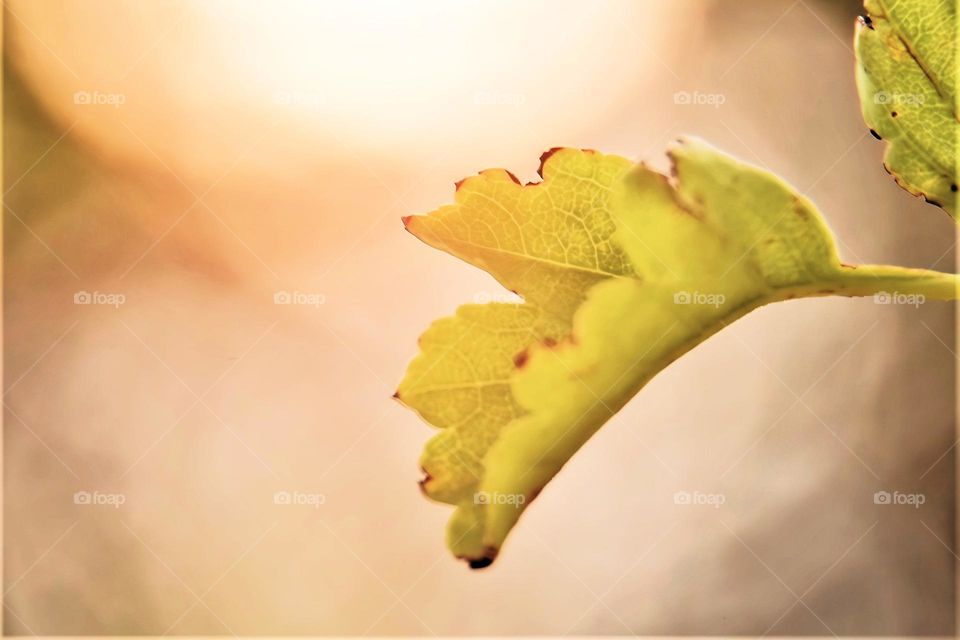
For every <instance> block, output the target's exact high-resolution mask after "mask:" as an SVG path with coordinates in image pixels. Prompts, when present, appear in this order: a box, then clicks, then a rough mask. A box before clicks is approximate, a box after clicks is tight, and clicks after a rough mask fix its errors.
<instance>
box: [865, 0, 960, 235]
mask: <svg viewBox="0 0 960 640" xmlns="http://www.w3.org/2000/svg"><path fill="white" fill-rule="evenodd" d="M864 6H865V7H866V10H867V14H868V15H867V16H866V17H864V18H861V19H860V22H859V24H858V26H857V35H856V50H857V86H858V88H859V90H860V105H861V109H862V111H863V118H864V120H865V121H866V122H867V125H868V126H869V127H870V128H871V130H872V132H873V133H874V135H875V136H877V137H878V138H882V139H884V140H886V141H887V143H888V144H887V149H886V152H885V154H884V166H885V167H886V169H887V171H889V172H890V173H891V174H892V175H893V176H894V178H895V179H896V181H897V183H898V184H899V185H900V186H901V187H903V188H904V189H906V190H907V191H909V192H910V193H912V194H914V195H916V196H921V197H923V198H924V199H925V200H927V201H928V202H931V203H933V204H936V205H938V206H940V207H943V208H944V209H945V210H946V211H947V213H949V214H950V215H951V216H953V217H954V218H956V216H957V166H958V158H957V136H958V135H960V128H958V125H960V122H958V120H957V73H958V71H960V68H958V62H957V58H956V53H957V50H956V38H957V2H956V0H866V2H865V3H864Z"/></svg>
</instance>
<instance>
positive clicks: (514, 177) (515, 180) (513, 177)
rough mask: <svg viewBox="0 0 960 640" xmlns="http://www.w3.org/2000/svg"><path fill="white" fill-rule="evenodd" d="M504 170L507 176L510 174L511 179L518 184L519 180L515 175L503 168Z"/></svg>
mask: <svg viewBox="0 0 960 640" xmlns="http://www.w3.org/2000/svg"><path fill="white" fill-rule="evenodd" d="M504 171H505V172H506V174H507V175H508V176H510V179H511V180H513V181H514V182H515V183H517V184H520V180H518V179H517V176H515V175H513V174H512V173H511V172H509V171H507V170H506V169H504Z"/></svg>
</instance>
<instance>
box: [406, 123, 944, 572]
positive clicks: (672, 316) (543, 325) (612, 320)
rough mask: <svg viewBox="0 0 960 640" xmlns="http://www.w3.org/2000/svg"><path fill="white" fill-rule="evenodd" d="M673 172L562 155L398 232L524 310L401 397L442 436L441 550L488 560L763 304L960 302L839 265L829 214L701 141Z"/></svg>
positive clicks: (902, 274) (925, 287)
mask: <svg viewBox="0 0 960 640" xmlns="http://www.w3.org/2000/svg"><path fill="white" fill-rule="evenodd" d="M670 158H671V162H672V165H673V172H672V177H669V178H668V177H667V176H664V175H661V174H659V173H657V172H655V171H653V170H651V169H650V168H648V167H646V166H645V165H643V164H634V163H632V162H630V161H629V160H626V159H624V158H621V157H617V156H613V155H602V154H600V153H596V152H593V151H579V150H574V149H555V150H553V151H550V152H548V153H547V154H544V156H543V157H542V158H541V169H540V175H541V176H542V178H543V181H542V182H540V183H536V184H528V185H521V184H519V182H518V181H517V179H516V178H515V177H514V176H513V175H512V174H510V173H508V172H507V171H504V170H501V169H495V170H490V171H484V172H482V173H481V174H479V175H478V176H475V177H471V178H467V179H466V180H464V181H462V182H461V183H459V184H458V185H457V190H456V195H455V202H454V204H452V205H448V206H444V207H441V208H440V209H438V210H437V211H434V212H433V213H431V214H429V215H426V216H413V217H409V218H405V219H404V223H405V225H406V227H407V229H408V230H409V231H410V232H411V233H413V234H414V235H416V236H417V237H418V238H420V239H421V240H423V241H424V242H426V243H427V244H430V245H432V246H434V247H436V248H438V249H442V250H444V251H447V252H449V253H451V254H453V255H455V256H457V257H459V258H461V259H463V260H465V261H467V262H469V263H471V264H473V265H476V266H477V267H480V268H481V269H484V270H485V271H487V272H489V273H490V274H492V275H493V276H494V277H495V278H496V279H497V280H498V281H499V282H500V283H502V284H503V286H504V287H506V288H507V289H510V290H513V291H515V292H517V293H518V294H520V295H521V296H522V297H523V300H524V301H523V303H520V304H499V303H498V304H483V305H477V304H470V305H465V306H462V307H460V308H459V309H458V310H457V312H456V315H455V316H454V317H450V318H444V319H441V320H438V321H436V322H435V323H434V324H433V325H432V326H431V327H430V328H429V329H428V330H427V332H426V333H425V334H424V335H423V336H422V337H421V340H420V346H421V350H422V351H421V353H420V355H419V356H418V357H417V358H416V359H414V361H413V362H412V363H411V364H410V367H409V369H408V371H407V374H406V377H405V378H404V379H403V381H402V382H401V384H400V387H399V390H398V392H397V397H398V399H399V400H400V401H401V402H403V403H404V404H405V405H407V406H408V407H410V408H412V409H414V410H416V411H417V412H418V413H419V414H420V415H421V416H422V417H423V418H424V419H425V420H426V421H427V422H429V423H430V424H432V425H433V426H435V427H438V428H439V429H440V431H439V433H438V434H437V435H436V436H435V437H433V439H431V440H430V441H429V442H428V443H427V445H426V448H425V450H424V452H423V456H422V457H421V459H420V464H421V466H422V468H423V471H424V473H425V476H424V479H423V480H422V482H421V486H422V488H423V491H424V493H425V494H426V495H427V496H428V497H430V498H432V499H434V500H438V501H441V502H445V503H449V504H451V505H454V506H455V507H456V509H455V511H454V514H453V517H452V519H451V521H450V523H449V527H448V532H447V544H448V546H449V547H450V549H451V550H452V552H453V553H454V554H455V555H456V556H458V557H460V558H463V559H466V560H467V561H468V562H469V563H470V565H471V566H472V567H475V568H477V567H484V566H487V565H488V564H490V563H491V562H493V560H494V558H495V557H496V556H497V554H498V553H499V550H500V548H501V546H502V545H503V542H504V540H505V538H506V537H507V534H508V532H509V531H510V530H511V528H512V527H513V526H514V525H515V524H516V522H517V519H518V518H519V517H520V515H521V513H522V512H523V511H524V509H526V508H527V507H528V506H529V504H530V503H531V501H532V500H533V499H534V498H535V497H536V496H537V495H538V494H539V493H540V490H541V489H542V488H543V487H544V485H546V484H547V482H549V481H550V479H551V478H552V477H553V476H554V475H555V474H556V473H557V472H558V471H559V470H560V468H561V467H562V466H563V465H564V463H566V461H567V460H568V459H569V458H570V457H571V456H572V455H573V454H574V453H575V452H576V451H577V450H578V449H579V448H580V447H581V446H582V445H583V444H584V443H585V442H586V441H587V440H588V439H589V438H590V436H592V435H593V434H594V433H595V432H596V431H597V429H598V428H599V427H600V426H601V425H603V424H604V423H605V422H606V421H607V420H609V419H610V417H611V416H613V415H614V414H615V413H616V412H617V411H618V410H619V409H620V408H621V407H623V405H624V404H625V403H626V402H627V401H628V400H630V398H632V397H633V396H634V395H635V394H636V393H637V392H638V391H639V390H640V388H641V387H643V386H644V384H646V382H647V381H648V380H650V379H651V378H652V377H653V376H654V375H655V374H656V373H657V372H659V371H660V370H662V369H663V368H664V367H666V366H667V365H668V364H670V363H671V362H673V361H674V360H676V359H677V358H679V357H680V356H681V355H683V354H684V353H685V352H686V351H688V350H689V349H691V348H693V347H694V346H695V345H697V344H698V343H700V342H702V341H703V340H705V339H706V338H707V337H709V336H710V335H712V334H713V333H715V332H716V331H718V330H720V329H721V328H723V327H724V326H725V325H727V324H729V323H731V322H733V321H734V320H736V319H737V318H739V317H741V316H743V315H744V314H746V313H748V312H749V311H751V310H753V309H756V308H757V307H759V306H761V305H764V304H767V303H770V302H776V301H780V300H787V299H789V298H803V297H811V296H825V295H840V296H862V295H872V294H876V293H879V292H889V293H890V294H893V293H910V294H920V295H923V296H926V297H927V298H936V299H953V298H955V297H956V292H957V280H956V277H955V276H953V275H948V274H941V273H936V272H931V271H924V270H914V269H903V268H897V267H882V266H859V267H852V266H847V265H843V264H841V263H840V260H839V258H838V256H837V251H836V248H835V246H834V242H833V239H832V237H831V235H830V233H829V231H828V230H827V227H826V226H825V224H824V221H823V219H822V218H821V216H820V214H819V213H818V211H817V210H816V208H815V207H814V205H813V204H812V203H811V202H810V201H808V200H807V199H806V198H804V197H802V196H800V195H799V194H797V193H796V192H795V191H793V190H792V189H791V188H790V187H788V186H787V185H786V184H784V183H783V182H781V181H780V180H779V179H778V178H776V177H775V176H773V175H772V174H770V173H768V172H766V171H763V170H760V169H756V168H753V167H750V166H747V165H744V164H741V163H739V162H738V161H736V160H734V159H732V158H730V157H729V156H726V155H724V154H722V153H720V152H718V151H716V150H714V149H713V148H711V147H709V146H707V145H706V144H704V143H702V142H699V141H686V142H684V141H681V143H680V144H679V146H678V147H677V148H675V149H674V150H672V151H671V152H670Z"/></svg>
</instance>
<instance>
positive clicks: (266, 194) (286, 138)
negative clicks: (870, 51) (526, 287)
mask: <svg viewBox="0 0 960 640" xmlns="http://www.w3.org/2000/svg"><path fill="white" fill-rule="evenodd" d="M856 12H857V3H856V2H854V1H845V2H827V1H817V0H801V1H797V2H793V1H788V0H782V1H781V0H776V1H773V0H738V1H736V2H734V1H733V0H728V1H721V0H611V1H608V2H600V3H577V2H546V1H543V2H541V1H532V0H531V1H529V2H523V3H510V2H506V1H503V2H500V1H492V0H491V1H483V2H473V1H470V2H459V3H453V2H440V1H439V0H437V1H426V0H420V1H418V2H413V3H397V2H387V1H386V0H378V1H375V2H364V3H348V2H332V1H316V2H308V1H306V0H295V1H289V2H275V3H270V2H262V1H261V2H257V1H253V0H244V1H242V2H229V1H225V0H223V1H221V0H217V1H213V0H210V1H208V0H196V1H193V2H188V1H185V0H183V1H170V2H150V3H147V2H138V3H135V2H122V1H120V0H106V1H102V2H98V3H96V4H94V3H90V2H87V1H85V0H8V1H7V2H6V13H5V16H4V20H5V26H6V29H5V47H6V48H5V58H4V60H5V72H6V86H5V92H4V102H5V112H4V131H5V138H4V145H5V153H4V162H5V169H4V173H5V177H6V180H5V191H6V197H5V203H6V205H7V210H6V218H5V227H4V230H5V239H6V242H5V252H6V261H5V264H4V267H5V271H6V279H5V283H4V284H5V289H6V291H5V317H4V329H5V334H6V351H5V362H4V364H5V369H6V372H7V380H6V382H5V387H4V388H5V389H6V390H7V395H6V405H7V413H6V418H5V421H6V430H5V470H6V475H5V494H4V497H5V505H6V510H5V522H6V527H5V535H4V542H5V591H7V595H6V599H5V602H6V605H7V607H6V611H5V619H4V623H5V631H6V632H7V633H10V634H31V633H36V634H41V635H52V634H58V635H82V634H154V635H157V634H164V633H170V634H224V633H228V634H229V633H233V634H239V635H255V634H259V635H269V634H342V635H360V634H373V635H388V634H399V635H430V634H441V635H560V634H565V633H571V634H579V635H584V634H587V635H590V634H593V635H600V634H611V635H630V634H634V633H635V634H641V635H642V634H711V635H729V634H738V633H739V634H748V635H760V634H764V633H769V634H773V635H778V634H784V635H787V634H809V635H824V634H830V633H831V632H835V633H837V634H858V635H868V634H915V635H919V634H947V633H952V630H953V622H954V612H953V588H954V587H953V575H954V574H953V558H952V556H951V551H950V549H949V548H946V547H945V546H944V544H946V545H952V544H953V514H954V509H953V500H954V490H953V471H954V462H953V454H952V453H946V452H948V451H949V450H950V449H949V448H950V446H951V444H952V443H953V442H954V417H953V415H954V414H953V406H954V392H953V389H954V384H953V382H954V356H953V355H952V353H951V351H950V349H954V350H955V348H954V347H953V333H952V326H953V325H952V323H953V312H952V309H951V307H950V306H949V305H945V304H943V305H941V304H932V303H931V304H928V305H925V306H923V307H922V308H920V309H913V308H896V307H884V306H878V305H875V304H872V302H871V301H870V300H857V301H850V300H833V299H824V300H806V301H799V302H795V303H784V304H782V305H779V306H777V307H771V308H766V309H763V310H761V311H759V312H757V313H756V314H754V315H751V316H750V317H748V318H746V319H745V320H743V321H741V322H738V323H737V324H736V325H735V326H733V327H731V328H729V329H727V330H725V331H723V332H722V333H720V334H719V335H717V336H716V337H714V338H712V339H711V340H710V341H708V342H707V343H706V344H704V345H703V346H701V347H699V348H698V349H697V350H695V351H694V352H692V353H691V354H689V355H688V356H685V357H684V358H683V359H681V360H680V361H679V362H677V363H676V364H675V365H673V366H671V367H670V368H669V369H668V370H667V371H666V372H664V373H663V374H662V375H661V376H659V377H658V378H657V379H656V380H654V381H653V382H652V383H651V384H650V385H649V386H648V387H647V388H646V389H644V390H643V391H642V393H641V394H640V395H639V396H638V397H637V398H636V399H635V400H634V401H633V402H632V403H631V404H630V405H629V406H628V407H627V408H626V409H625V410H624V411H623V412H622V413H621V414H620V415H618V416H617V417H616V418H615V419H614V420H612V421H611V423H610V424H609V425H608V426H606V427H605V428H604V429H603V430H601V432H600V433H599V434H598V436H597V437H596V438H595V439H594V440H593V441H591V442H590V443H589V444H588V445H587V446H586V447H585V448H584V449H583V451H581V452H580V453H579V454H578V455H577V456H576V457H575V458H574V459H573V460H572V461H571V463H570V464H569V466H568V467H567V468H566V469H565V470H564V471H563V472H562V473H561V474H560V475H559V476H558V477H557V479H556V480H555V481H554V482H553V483H551V485H550V486H549V487H548V488H547V489H546V490H545V491H544V492H543V495H542V496H541V497H540V498H538V500H537V503H536V504H535V505H533V506H532V507H531V508H530V510H529V511H528V513H527V514H526V515H525V516H524V518H523V520H522V521H521V523H520V525H519V526H518V528H517V529H516V531H515V532H514V533H513V534H512V536H511V540H510V541H509V543H508V545H507V547H506V548H505V550H504V552H503V555H502V557H501V559H500V560H499V561H498V563H497V565H495V566H494V567H493V568H492V569H490V570H489V571H486V572H470V571H468V570H467V569H466V567H465V566H464V565H462V564H461V563H458V562H456V561H454V560H453V559H452V558H450V557H449V556H448V554H447V552H446V550H445V548H444V543H443V528H444V524H445V521H446V518H447V516H448V515H449V513H450V510H449V509H448V508H447V507H445V506H442V505H436V504H431V503H429V502H427V501H425V500H424V499H423V497H422V496H421V495H420V493H419V492H418V491H417V487H416V480H417V479H418V477H419V474H418V470H417V459H418V456H419V453H420V449H421V447H422V446H423V443H424V442H425V441H426V440H427V438H428V437H429V436H430V432H431V430H430V428H429V427H427V426H426V425H424V424H422V423H421V422H420V421H419V420H418V418H417V417H416V416H415V415H414V414H413V413H411V412H408V411H405V410H403V409H402V408H401V407H399V406H397V405H396V404H394V403H392V402H391V401H390V395H391V394H392V393H393V391H394V385H395V384H396V383H397V381H398V380H399V379H400V377H401V375H402V373H403V370H404V368H405V366H406V363H407V362H408V361H409V359H410V358H411V357H412V356H413V355H414V353H415V351H416V337H417V335H419V333H421V332H422V331H423V329H424V328H425V327H426V326H427V325H428V324H429V322H431V321H432V320H433V319H435V318H438V317H440V316H443V315H447V314H449V313H451V312H452V311H453V309H455V308H456V306H457V305H458V304H461V303H464V302H470V301H473V300H475V299H478V298H483V297H486V298H487V299H489V298H490V297H495V296H498V295H500V294H501V292H500V290H499V288H498V286H497V285H496V283H495V282H493V281H492V280H491V279H490V278H489V277H488V276H486V275H485V274H483V273H481V272H479V271H477V270H474V269H471V268H469V267H467V266H466V265H463V264H460V263H458V262H457V261H455V260H453V259H452V258H450V257H449V256H447V255H444V254H441V253H439V252H437V251H434V250H431V249H429V248H428V247H426V246H424V245H422V244H420V243H418V242H417V241H416V240H415V239H414V238H412V237H411V236H409V235H407V234H405V233H404V232H403V229H402V225H401V224H400V222H399V217H400V216H401V215H406V214H409V213H418V212H424V211H429V210H430V209H432V208H435V207H437V206H439V205H442V204H444V203H446V202H448V201H449V200H450V198H451V196H452V191H453V182H454V181H455V180H458V179H460V178H462V177H463V176H465V175H469V174H471V173H474V172H476V171H477V170H479V169H482V168H486V167H490V166H502V167H506V168H509V169H511V170H512V171H513V172H514V173H516V174H517V175H518V176H519V177H520V178H521V179H525V180H526V179H532V178H533V177H534V175H535V170H536V167H537V158H538V156H539V155H540V153H541V152H542V151H543V150H545V149H547V148H549V147H553V146H558V145H569V146H582V147H591V148H597V149H602V150H604V151H608V152H613V153H622V154H624V155H627V156H630V157H633V158H637V159H640V158H644V159H647V160H650V161H651V162H652V163H653V164H655V165H657V166H663V151H664V149H665V148H666V145H667V144H668V143H669V141H670V140H671V139H672V138H673V137H675V136H677V135H679V134H681V133H689V134H694V135H698V136H701V137H704V138H706V139H708V140H709V141H710V142H711V143H713V144H715V145H716V146H719V147H721V148H723V149H726V150H728V151H730V152H732V153H735V154H737V155H739V156H741V157H742V158H744V159H745V160H748V161H750V162H754V163H756V164H760V165H763V166H767V167H769V168H771V169H772V170H774V171H776V172H777V173H779V174H781V175H783V176H784V177H785V178H787V179H788V180H789V181H791V182H792V183H793V184H795V185H796V186H797V187H798V188H800V189H801V190H803V191H804V192H805V193H806V194H807V195H809V196H810V197H811V198H813V199H814V200H815V201H816V202H817V203H818V204H819V205H820V206H821V208H822V209H823V211H824V213H825V215H826V216H827V218H828V219H829V221H830V223H831V226H832V227H833V229H834V230H835V232H836V233H837V235H838V238H839V240H840V246H841V253H842V255H843V257H844V258H845V259H846V260H848V261H850V262H891V263H897V264H904V265H908V266H919V267H932V268H938V269H941V270H952V268H953V267H952V265H953V258H954V250H953V226H952V223H951V221H950V220H949V218H948V217H947V216H945V215H943V214H942V212H939V211H937V210H936V209H934V208H933V207H929V206H924V205H923V204H922V203H919V202H916V201H915V200H912V199H911V198H909V197H908V196H907V195H905V194H904V193H902V192H901V191H900V190H899V189H898V188H897V187H896V186H895V185H894V184H893V182H892V181H891V180H890V179H889V177H888V176H887V175H886V174H885V173H884V171H883V169H882V167H881V164H880V156H881V153H882V146H881V145H880V143H878V142H876V141H874V140H873V139H872V138H870V137H869V135H867V132H866V130H865V127H864V125H863V123H862V121H861V119H860V116H859V112H858V106H857V98H856V92H855V87H854V82H853V73H852V68H853V60H852V52H851V51H850V42H851V38H852V28H853V19H854V17H855V15H856ZM701 98H703V99H701ZM85 296H86V297H85ZM109 296H113V297H109ZM85 301H88V302H89V301H92V302H94V303H96V302H101V303H102V304H85V303H83V302H85ZM284 301H292V302H294V304H277V302H284ZM77 302H80V303H81V304H78V303H77ZM945 453H946V455H944V454H945ZM882 490H889V491H894V490H899V491H901V492H922V493H923V494H924V495H925V496H926V501H925V503H924V505H923V507H922V508H920V509H917V510H909V509H884V508H883V507H882V506H879V507H878V505H875V504H874V502H873V499H872V497H873V495H874V493H875V492H876V491H882ZM677 491H702V492H706V493H712V494H722V495H724V496H725V502H724V504H723V505H722V507H721V508H718V509H713V508H706V509H696V508H692V509H691V508H689V507H684V506H678V505H676V504H674V502H673V495H674V493H675V492H677ZM77 492H81V495H86V494H83V493H82V492H87V493H88V494H90V495H91V496H101V497H102V496H114V498H113V504H111V503H109V500H110V498H103V500H107V501H108V503H106V504H100V505H97V504H85V503H84V502H83V501H84V500H85V498H79V499H77V498H75V494H77ZM278 492H280V495H288V494H289V495H296V496H301V497H304V501H305V504H300V505H297V504H277V503H276V501H275V496H276V495H277V493H278ZM283 492H286V493H283ZM116 496H122V500H120V499H117V498H116ZM78 500H79V502H78ZM117 502H122V504H116V503H117ZM281 502H282V500H281ZM938 538H939V540H940V541H938ZM941 541H942V542H943V543H944V544H941ZM798 597H799V598H800V601H799V602H798Z"/></svg>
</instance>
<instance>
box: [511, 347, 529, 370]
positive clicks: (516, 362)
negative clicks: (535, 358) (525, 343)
mask: <svg viewBox="0 0 960 640" xmlns="http://www.w3.org/2000/svg"><path fill="white" fill-rule="evenodd" d="M529 359H530V352H529V351H527V350H526V349H524V350H523V351H521V352H520V353H518V354H517V355H515V356H513V366H515V367H516V368H517V369H522V368H523V365H525V364H527V360H529Z"/></svg>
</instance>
